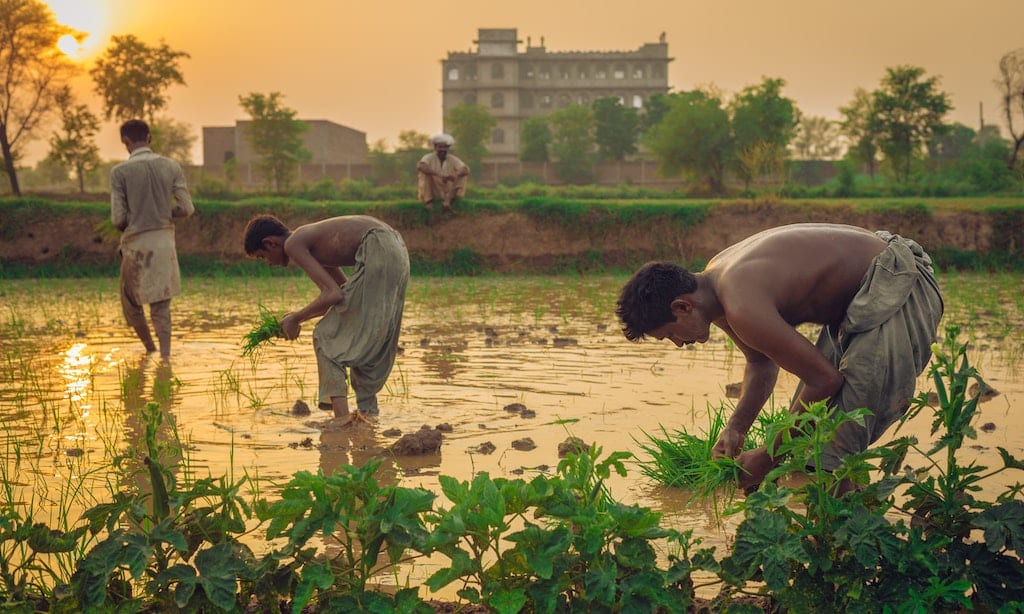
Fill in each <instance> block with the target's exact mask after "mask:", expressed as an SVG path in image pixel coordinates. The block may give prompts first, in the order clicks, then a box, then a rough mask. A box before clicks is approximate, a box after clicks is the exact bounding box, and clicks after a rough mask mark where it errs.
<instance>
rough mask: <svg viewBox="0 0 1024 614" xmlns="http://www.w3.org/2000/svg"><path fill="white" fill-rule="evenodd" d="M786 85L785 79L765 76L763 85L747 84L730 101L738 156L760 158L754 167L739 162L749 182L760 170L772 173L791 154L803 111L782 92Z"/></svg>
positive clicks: (743, 159)
mask: <svg viewBox="0 0 1024 614" xmlns="http://www.w3.org/2000/svg"><path fill="white" fill-rule="evenodd" d="M785 85H786V82H785V81H784V80H782V79H769V78H767V77H766V78H764V79H763V80H762V81H761V83H760V85H754V86H749V87H746V88H744V89H743V91H742V92H740V93H739V94H737V95H736V97H735V98H734V99H733V101H732V103H731V104H730V111H731V112H732V132H733V137H734V139H735V147H736V152H737V153H738V154H739V157H738V158H737V160H742V161H749V160H754V159H756V160H758V164H757V165H755V166H753V167H751V166H750V165H749V164H748V163H744V162H741V163H739V164H738V165H737V170H738V171H739V174H740V176H741V177H743V179H744V181H746V182H748V183H749V182H750V181H751V180H753V179H755V178H756V177H757V176H759V175H761V174H766V173H773V172H774V169H776V168H778V166H779V165H780V164H782V165H784V164H785V161H786V159H787V158H788V156H789V153H788V147H789V143H790V142H791V141H792V140H793V135H794V134H795V131H796V126H797V123H798V122H799V120H800V112H799V110H798V109H797V108H796V104H795V103H794V102H793V101H792V100H791V99H789V98H786V97H785V96H783V95H782V88H783V86H785Z"/></svg>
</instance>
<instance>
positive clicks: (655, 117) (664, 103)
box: [640, 93, 672, 134]
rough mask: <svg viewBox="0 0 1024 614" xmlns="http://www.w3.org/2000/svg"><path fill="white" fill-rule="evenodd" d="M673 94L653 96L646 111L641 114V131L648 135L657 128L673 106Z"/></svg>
mask: <svg viewBox="0 0 1024 614" xmlns="http://www.w3.org/2000/svg"><path fill="white" fill-rule="evenodd" d="M671 96H672V95H671V94H662V93H657V94H651V95H650V97H648V98H647V104H645V105H644V111H643V113H641V114H640V131H641V132H642V133H644V134H646V133H647V132H648V131H650V129H651V128H653V127H654V126H657V125H658V123H659V122H660V121H661V118H663V117H665V114H666V113H668V110H669V108H671V106H672V102H671V101H672V98H671Z"/></svg>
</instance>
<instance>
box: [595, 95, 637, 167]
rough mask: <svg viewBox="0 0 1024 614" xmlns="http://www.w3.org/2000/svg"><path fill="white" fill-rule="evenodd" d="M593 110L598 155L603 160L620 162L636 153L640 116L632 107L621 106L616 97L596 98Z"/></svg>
mask: <svg viewBox="0 0 1024 614" xmlns="http://www.w3.org/2000/svg"><path fill="white" fill-rule="evenodd" d="M592 107H593V109H594V140H595V142H597V152H598V155H599V156H600V157H601V158H603V159H605V160H617V161H622V160H624V159H625V158H626V156H628V155H630V154H635V153H636V140H637V137H638V136H639V134H640V115H639V114H638V113H637V110H636V109H634V108H633V107H624V106H622V101H620V100H619V99H618V98H616V97H608V98H598V99H597V100H595V101H594V103H593V105H592Z"/></svg>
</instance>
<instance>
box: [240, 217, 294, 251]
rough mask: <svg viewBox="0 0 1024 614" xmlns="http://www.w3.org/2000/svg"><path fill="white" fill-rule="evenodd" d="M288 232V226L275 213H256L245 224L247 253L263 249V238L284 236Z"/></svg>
mask: <svg viewBox="0 0 1024 614" xmlns="http://www.w3.org/2000/svg"><path fill="white" fill-rule="evenodd" d="M288 233H289V230H288V227H287V226H285V225H284V223H283V222H282V221H281V220H279V219H277V218H276V217H274V216H273V215H270V214H267V213H264V214H260V215H254V216H253V217H252V219H251V220H249V223H248V224H246V225H245V255H246V256H252V255H253V254H255V253H256V250H258V249H262V248H263V239H266V238H267V237H284V236H287V235H288Z"/></svg>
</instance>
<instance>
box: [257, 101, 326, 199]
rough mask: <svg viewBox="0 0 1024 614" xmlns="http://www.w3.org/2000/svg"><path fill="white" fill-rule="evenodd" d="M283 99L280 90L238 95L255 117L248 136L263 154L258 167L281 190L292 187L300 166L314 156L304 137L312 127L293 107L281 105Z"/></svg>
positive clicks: (258, 152)
mask: <svg viewBox="0 0 1024 614" xmlns="http://www.w3.org/2000/svg"><path fill="white" fill-rule="evenodd" d="M281 98H282V96H281V94H280V93H279V92H271V93H270V94H259V93H255V92H254V93H251V94H249V95H248V96H239V97H238V102H239V104H241V105H242V109H244V110H245V112H246V113H248V114H249V117H250V118H252V122H251V123H250V124H249V125H248V126H247V127H246V128H247V129H246V137H247V138H248V139H249V142H250V143H251V144H252V148H253V150H255V151H256V154H257V155H259V156H260V160H259V162H258V163H257V166H258V167H259V168H260V170H262V171H263V174H264V176H265V177H266V178H267V181H268V183H269V184H270V187H271V188H272V189H273V190H275V191H276V192H279V193H281V192H285V191H286V190H287V189H288V188H289V187H290V186H291V182H292V181H293V180H294V179H295V173H296V169H297V167H298V165H299V164H302V163H303V162H306V161H308V160H310V159H311V158H312V157H313V155H312V154H311V153H310V151H309V150H308V149H306V147H305V145H304V144H303V139H302V135H303V134H304V133H305V132H306V130H307V128H308V126H306V124H305V123H304V122H302V121H301V120H298V119H296V118H295V116H296V112H295V111H294V110H293V109H289V108H287V107H285V106H284V105H282V104H281Z"/></svg>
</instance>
